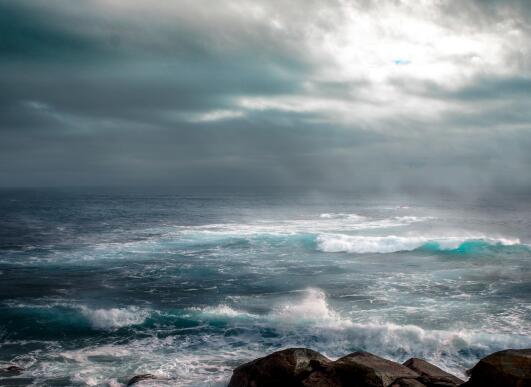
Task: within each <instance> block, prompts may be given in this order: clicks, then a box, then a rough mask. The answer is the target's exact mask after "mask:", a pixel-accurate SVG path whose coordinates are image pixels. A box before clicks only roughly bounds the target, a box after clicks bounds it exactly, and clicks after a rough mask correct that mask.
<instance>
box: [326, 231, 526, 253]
mask: <svg viewBox="0 0 531 387" xmlns="http://www.w3.org/2000/svg"><path fill="white" fill-rule="evenodd" d="M467 241H482V242H484V243H486V244H489V245H498V244H499V245H504V246H510V245H516V244H520V240H519V239H517V238H516V239H509V238H492V237H486V236H483V235H479V236H472V235H471V236H462V237H428V236H397V235H387V236H362V235H345V234H320V235H318V236H317V238H316V242H317V248H318V249H319V250H320V251H323V252H328V253H338V252H345V253H393V252H398V251H412V250H416V249H418V248H420V247H422V246H424V245H426V244H427V243H435V244H436V245H437V248H438V249H440V250H453V249H457V248H458V247H459V246H461V245H462V244H463V243H465V242H467Z"/></svg>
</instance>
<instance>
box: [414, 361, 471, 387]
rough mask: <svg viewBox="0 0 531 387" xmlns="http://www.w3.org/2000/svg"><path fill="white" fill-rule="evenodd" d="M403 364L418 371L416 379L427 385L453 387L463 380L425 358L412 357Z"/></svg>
mask: <svg viewBox="0 0 531 387" xmlns="http://www.w3.org/2000/svg"><path fill="white" fill-rule="evenodd" d="M404 365H405V366H406V367H407V368H409V369H411V370H413V371H415V372H416V373H418V374H419V375H420V378H419V379H418V380H419V381H420V382H422V383H423V384H425V385H426V386H428V387H454V386H459V385H461V384H463V383H464V380H461V379H459V378H458V377H455V376H454V375H452V374H449V373H448V372H445V371H443V370H442V369H440V368H439V367H436V366H434V365H433V364H431V363H428V362H427V361H426V360H422V359H417V358H414V357H413V358H411V359H409V360H407V361H406V362H405V363H404Z"/></svg>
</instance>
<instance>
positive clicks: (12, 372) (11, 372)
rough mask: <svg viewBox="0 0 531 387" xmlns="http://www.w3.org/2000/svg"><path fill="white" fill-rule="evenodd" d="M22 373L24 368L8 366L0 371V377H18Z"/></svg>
mask: <svg viewBox="0 0 531 387" xmlns="http://www.w3.org/2000/svg"><path fill="white" fill-rule="evenodd" d="M23 371H24V368H22V367H19V366H16V365H10V366H8V367H6V368H4V369H0V376H18V375H20V374H22V372H23Z"/></svg>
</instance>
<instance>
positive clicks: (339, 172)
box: [0, 0, 531, 194]
mask: <svg viewBox="0 0 531 387" xmlns="http://www.w3.org/2000/svg"><path fill="white" fill-rule="evenodd" d="M427 4H428V3H427ZM424 7H425V9H424V8H422V7H421V6H419V5H415V4H413V3H412V2H408V1H402V2H390V3H388V4H374V3H372V2H363V1H358V2H350V3H344V2H339V1H338V2H335V1H334V2H328V1H326V2H325V1H304V2H303V1H300V2H293V1H291V2H287V1H271V2H248V1H243V0H241V1H233V2H229V3H227V4H224V5H219V4H218V5H212V3H210V2H201V1H195V2H192V1H185V0H183V1H179V2H171V4H170V3H168V2H160V1H155V2H153V3H148V2H143V1H131V2H128V3H127V4H126V3H123V4H122V3H120V2H109V1H105V0H100V1H94V2H92V1H81V2H76V4H73V3H71V2H69V1H60V0H53V1H50V2H46V3H45V2H33V1H25V0H22V1H17V2H11V1H0V90H2V92H1V93H0V185H2V186H17V185H24V186H28V185H30V186H31V185H53V186H58V185H145V186H151V185H155V186H179V185H230V186H240V185H251V186H282V187H301V188H304V189H306V188H323V189H356V190H360V191H365V192H390V193H391V192H396V191H400V192H418V191H428V192H437V191H438V192H442V191H444V192H446V191H455V192H468V193H474V194H476V193H478V192H487V191H499V190H505V191H518V192H531V191H529V190H531V175H529V173H527V171H528V169H529V168H530V167H531V156H530V153H529V151H528V150H529V149H531V135H530V130H531V127H530V126H531V125H530V123H531V113H530V110H529V108H528V106H529V102H531V101H530V100H531V72H530V68H531V67H530V66H529V63H530V62H529V61H530V57H529V49H528V48H527V47H525V46H522V45H521V44H520V42H522V41H526V38H529V37H531V34H530V32H529V27H528V25H526V23H525V20H528V18H529V14H530V10H529V9H530V8H531V7H529V6H528V5H527V3H526V2H523V1H521V2H518V1H514V2H501V1H500V2H496V1H489V2H474V1H471V2H454V1H447V2H434V3H433V4H429V5H424ZM385 18H390V19H391V20H396V23H395V24H394V25H389V24H385V23H383V22H380V20H387V19H385ZM378 23H380V24H378ZM382 23H383V24H382ZM409 29H411V31H413V32H411V31H410V30H409ZM416 29H420V30H421V31H425V33H426V35H428V34H431V35H433V36H434V37H436V38H440V39H441V41H440V42H439V41H434V42H430V41H429V40H425V41H420V39H422V38H423V36H421V35H422V34H419V33H417V32H415V31H417V30H416ZM356 33H359V34H360V35H356ZM449 34H455V36H451V37H448V35H449ZM471 34H472V35H471ZM470 36H473V37H474V38H470ZM408 39H409V40H408ZM445 39H448V40H445ZM476 43H477V44H476ZM399 44H402V45H405V46H404V47H405V48H404V49H403V53H402V52H398V51H397V52H396V53H395V52H393V53H389V52H388V51H389V50H395V48H394V47H395V46H396V45H399ZM491 45H492V46H491ZM485 47H490V48H492V50H495V51H496V53H497V54H496V55H492V53H491V52H490V51H487V50H486V49H485ZM415 50H417V51H415ZM398 56H400V57H403V58H405V59H404V60H405V63H407V64H404V65H403V66H394V64H393V63H394V62H395V61H396V60H397V57H398ZM345 58H346V59H345ZM437 61H439V62H440V63H437ZM415 66H417V67H415ZM438 74H440V75H438Z"/></svg>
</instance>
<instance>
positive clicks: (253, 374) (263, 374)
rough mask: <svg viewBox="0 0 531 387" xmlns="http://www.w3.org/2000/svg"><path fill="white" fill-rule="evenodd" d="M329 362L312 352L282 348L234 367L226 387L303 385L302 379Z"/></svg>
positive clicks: (326, 365) (304, 349) (302, 349)
mask: <svg viewBox="0 0 531 387" xmlns="http://www.w3.org/2000/svg"><path fill="white" fill-rule="evenodd" d="M330 363H331V361H330V360H329V359H327V358H326V357H324V356H323V355H321V354H320V353H318V352H315V351H312V350H311V349H306V348H290V349H285V350H283V351H278V352H274V353H272V354H270V355H268V356H266V357H262V358H260V359H256V360H253V361H251V362H249V363H245V364H243V365H241V366H239V367H237V368H236V369H235V370H234V372H233V374H232V378H231V379H230V382H229V387H251V386H252V387H279V386H303V380H304V379H306V378H307V377H308V376H309V375H310V374H311V373H312V372H313V371H322V370H323V369H326V368H327V367H328V365H329V364H330ZM316 386H317V384H316ZM322 386H325V384H322Z"/></svg>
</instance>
